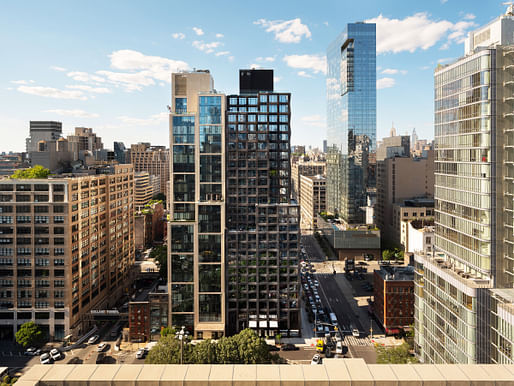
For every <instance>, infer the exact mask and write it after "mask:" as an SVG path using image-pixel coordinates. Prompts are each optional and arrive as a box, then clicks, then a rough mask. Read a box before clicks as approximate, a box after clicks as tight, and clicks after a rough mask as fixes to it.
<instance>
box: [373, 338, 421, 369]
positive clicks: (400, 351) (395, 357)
mask: <svg viewBox="0 0 514 386" xmlns="http://www.w3.org/2000/svg"><path fill="white" fill-rule="evenodd" d="M376 351H377V363H379V364H405V363H418V362H419V361H418V359H417V358H416V357H415V356H413V355H412V354H411V350H410V346H409V345H408V344H407V343H403V344H402V345H400V346H396V347H382V346H376Z"/></svg>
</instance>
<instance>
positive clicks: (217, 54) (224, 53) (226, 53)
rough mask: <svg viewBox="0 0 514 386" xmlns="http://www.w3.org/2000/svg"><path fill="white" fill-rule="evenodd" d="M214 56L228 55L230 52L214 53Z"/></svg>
mask: <svg viewBox="0 0 514 386" xmlns="http://www.w3.org/2000/svg"><path fill="white" fill-rule="evenodd" d="M214 55H216V56H224V55H230V51H220V52H216V53H215V54H214Z"/></svg>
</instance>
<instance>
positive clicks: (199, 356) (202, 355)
mask: <svg viewBox="0 0 514 386" xmlns="http://www.w3.org/2000/svg"><path fill="white" fill-rule="evenodd" d="M216 346H217V343H216V342H213V341H211V340H210V339H207V340H204V341H202V342H200V343H197V344H196V345H195V346H194V349H193V353H192V361H193V363H196V364H216V363H218V362H217V361H218V359H217V354H216Z"/></svg>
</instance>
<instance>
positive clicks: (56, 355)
mask: <svg viewBox="0 0 514 386" xmlns="http://www.w3.org/2000/svg"><path fill="white" fill-rule="evenodd" d="M50 356H51V357H52V359H53V360H54V361H58V360H59V359H61V358H62V353H61V352H60V351H59V350H57V349H56V348H54V349H52V350H51V351H50Z"/></svg>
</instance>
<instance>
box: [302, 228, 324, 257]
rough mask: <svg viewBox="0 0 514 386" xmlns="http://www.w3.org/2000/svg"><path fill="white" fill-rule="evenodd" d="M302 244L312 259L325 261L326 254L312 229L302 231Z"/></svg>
mask: <svg viewBox="0 0 514 386" xmlns="http://www.w3.org/2000/svg"><path fill="white" fill-rule="evenodd" d="M302 244H303V247H304V249H305V252H306V254H307V256H308V257H309V259H310V260H311V261H313V262H314V261H325V254H324V253H323V250H322V249H321V248H320V246H319V245H318V242H317V241H316V239H315V238H314V236H313V235H312V231H302Z"/></svg>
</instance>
